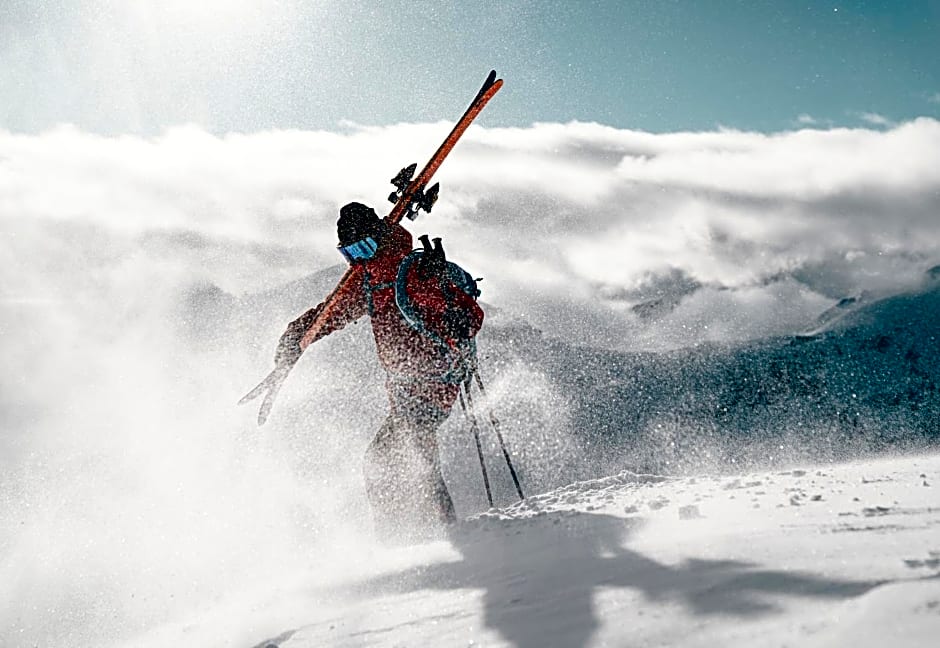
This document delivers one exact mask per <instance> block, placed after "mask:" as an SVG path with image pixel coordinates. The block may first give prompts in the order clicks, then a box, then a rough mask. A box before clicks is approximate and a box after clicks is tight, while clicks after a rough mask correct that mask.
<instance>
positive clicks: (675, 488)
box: [128, 455, 940, 648]
mask: <svg viewBox="0 0 940 648" xmlns="http://www.w3.org/2000/svg"><path fill="white" fill-rule="evenodd" d="M938 488H940V455H921V456H912V457H897V458H890V459H880V460H873V461H865V462H856V463H847V464H830V465H823V466H804V467H802V468H799V469H790V470H777V471H769V472H753V473H746V474H739V475H721V476H698V477H686V478H668V477H662V476H656V475H642V474H636V473H632V472H622V473H620V474H617V475H613V476H610V477H606V478H603V479H596V480H590V481H583V482H578V483H574V484H571V485H568V486H565V487H563V488H559V489H556V490H553V491H550V492H548V493H544V494H540V495H535V496H532V497H530V498H529V499H528V500H526V501H525V502H521V503H517V504H515V505H512V506H509V507H506V508H503V509H499V510H496V509H494V510H491V511H489V512H487V513H484V514H482V515H479V516H476V517H474V518H471V519H470V520H468V521H466V522H464V523H462V524H461V525H460V526H459V528H457V529H455V530H454V531H453V532H452V533H451V534H450V535H449V537H448V538H446V539H442V540H439V541H434V542H429V543H427V544H423V545H415V546H402V547H383V546H379V545H370V546H365V547H358V548H356V549H355V550H354V551H353V552H352V555H347V556H345V557H344V558H343V560H344V561H345V562H346V563H347V565H348V568H347V569H346V570H345V572H344V573H342V574H341V575H339V576H337V575H336V574H335V573H334V574H333V576H332V577H330V578H326V579H323V578H321V577H319V575H318V573H317V570H316V569H311V570H310V571H309V572H308V573H306V574H298V577H297V581H296V582H295V583H292V584H290V585H288V584H285V583H282V584H280V586H278V587H277V588H275V589H272V590H269V591H265V592H263V593H262V592H259V596H258V598H257V599H255V600H254V601H252V602H251V603H250V605H248V607H247V609H241V610H240V611H239V608H238V607H237V605H246V603H245V602H244V601H242V602H239V603H237V604H236V603H232V602H230V604H231V605H232V606H235V607H231V608H230V609H229V610H228V613H226V614H219V615H217V616H216V617H215V618H213V616H212V615H206V616H203V617H201V618H199V619H196V620H194V621H193V622H192V623H191V624H190V625H188V626H186V627H184V628H177V629H175V630H174V629H170V628H164V629H163V630H162V632H161V633H159V634H158V635H151V636H150V637H147V638H140V639H138V640H135V641H134V642H130V643H129V644H128V645H142V644H141V641H144V642H145V643H148V644H149V643H153V645H160V644H161V643H162V645H199V646H212V645H218V646H225V645H228V646H232V645H241V646H245V648H250V647H252V646H257V647H259V648H268V647H273V646H277V647H280V648H319V647H321V646H515V647H518V648H527V647H536V646H571V647H577V646H703V647H704V646H755V645H759V646H854V647H856V648H864V647H868V646H872V647H874V646H887V645H890V646H892V647H893V648H898V647H901V646H917V647H928V646H936V645H937V640H938V637H940V497H938ZM174 632H178V634H176V635H175V636H174Z"/></svg>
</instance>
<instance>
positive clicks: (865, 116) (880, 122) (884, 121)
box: [859, 112, 896, 128]
mask: <svg viewBox="0 0 940 648" xmlns="http://www.w3.org/2000/svg"><path fill="white" fill-rule="evenodd" d="M859 117H860V118H861V120H862V121H864V122H865V123H868V124H871V125H872V126H884V127H886V128H890V127H892V126H895V125H896V122H894V121H891V120H890V119H888V118H887V117H885V116H884V115H879V114H878V113H871V112H863V113H860V114H859Z"/></svg>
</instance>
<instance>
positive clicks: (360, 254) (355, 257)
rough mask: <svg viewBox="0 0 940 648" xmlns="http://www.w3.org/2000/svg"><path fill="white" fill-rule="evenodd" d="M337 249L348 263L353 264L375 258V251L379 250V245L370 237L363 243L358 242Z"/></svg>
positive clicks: (338, 246)
mask: <svg viewBox="0 0 940 648" xmlns="http://www.w3.org/2000/svg"><path fill="white" fill-rule="evenodd" d="M336 249H338V250H339V253H340V254H342V255H343V257H345V259H346V260H347V261H348V262H350V263H352V262H353V261H360V260H362V259H371V258H372V257H374V256H375V251H376V250H377V249H379V244H378V243H376V242H375V239H374V238H372V237H371V236H369V237H367V238H365V239H363V240H361V241H356V242H355V243H353V244H352V245H337V246H336Z"/></svg>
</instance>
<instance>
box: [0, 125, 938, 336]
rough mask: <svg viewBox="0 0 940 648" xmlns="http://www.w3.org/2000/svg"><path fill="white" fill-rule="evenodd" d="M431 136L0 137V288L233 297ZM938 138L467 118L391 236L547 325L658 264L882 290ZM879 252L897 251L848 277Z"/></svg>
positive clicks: (287, 263)
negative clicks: (402, 235)
mask: <svg viewBox="0 0 940 648" xmlns="http://www.w3.org/2000/svg"><path fill="white" fill-rule="evenodd" d="M448 128H449V126H448V124H446V123H437V124H400V125H396V126H390V127H381V128H379V127H374V128H373V127H368V128H367V127H358V126H354V125H348V126H347V127H346V128H345V129H344V131H343V132H342V133H333V132H325V131H313V132H303V131H272V132H262V133H257V134H252V135H228V136H225V137H217V136H213V135H209V134H207V133H205V132H204V131H202V130H200V129H198V128H195V127H186V128H177V129H172V130H170V131H168V132H167V133H165V134H164V135H162V136H160V137H153V138H139V137H117V138H105V137H99V136H94V135H89V134H86V133H82V132H80V131H77V130H75V129H73V128H69V127H62V128H59V129H56V130H54V131H51V132H48V133H45V134H42V135H38V136H24V135H12V134H8V133H0V150H3V151H4V158H3V159H2V160H0V182H2V184H3V187H4V191H3V194H2V198H0V222H3V224H4V229H5V231H6V232H7V233H8V236H7V237H6V238H5V239H4V242H3V245H4V247H6V248H7V249H6V254H4V257H3V258H4V261H2V262H0V263H2V264H3V271H4V277H5V278H6V281H5V282H4V286H3V294H2V295H0V296H2V298H4V299H6V300H10V299H35V298H41V299H75V298H77V296H81V295H86V294H87V295H96V296H99V297H100V296H104V295H107V294H109V293H108V291H109V290H110V288H108V287H107V286H108V285H109V283H108V282H109V281H112V280H113V279H114V277H115V276H116V274H115V273H117V272H119V271H124V270H126V269H127V268H128V267H133V268H134V271H135V272H138V273H140V277H141V287H144V286H146V287H147V288H150V289H152V287H153V283H152V282H154V281H156V282H157V283H158V284H160V285H163V284H168V283H172V282H174V281H196V280H199V281H206V282H210V283H214V284H216V285H218V286H220V287H221V288H223V289H224V290H226V291H228V292H231V293H234V294H242V293H246V292H254V291H258V290H262V289H266V288H270V287H273V286H276V285H279V284H282V283H285V282H286V281H289V280H292V279H296V278H299V277H301V276H304V275H306V274H309V273H310V272H313V271H316V270H317V269H320V268H323V267H326V266H328V265H332V264H334V263H336V262H339V261H340V259H339V257H338V256H337V255H336V254H335V251H334V245H335V243H334V240H333V239H334V236H335V235H334V232H333V229H334V223H335V219H336V212H337V209H338V207H339V206H340V205H341V204H343V203H345V202H347V201H349V200H362V201H365V202H369V203H371V204H374V205H377V206H379V208H380V209H381V208H383V207H382V206H383V205H387V203H386V202H385V194H386V193H387V191H388V190H389V188H390V187H389V185H388V179H389V178H390V177H391V176H392V175H393V174H394V173H395V171H396V170H397V169H398V168H399V167H401V166H404V165H405V164H407V163H408V162H411V161H418V162H423V161H424V160H425V159H426V158H427V156H428V155H429V154H430V153H431V152H432V151H433V150H434V149H435V148H436V145H437V143H438V142H439V141H440V140H441V138H442V137H443V135H444V134H446V132H447V131H448ZM938 150H940V123H938V122H937V121H936V120H932V119H926V118H924V119H918V120H916V121H913V122H908V123H905V124H901V125H898V126H896V127H893V128H890V129H888V130H884V131H881V130H877V131H876V130H869V129H844V128H840V129H830V130H819V129H813V130H799V131H794V132H784V133H778V134H773V135H767V134H761V133H749V132H739V131H733V130H724V131H716V132H697V133H671V134H650V133H644V132H637V131H628V130H619V129H614V128H610V127H606V126H602V125H599V124H593V123H577V122H575V123H569V124H536V125H534V126H532V127H530V128H499V129H483V128H480V127H474V128H472V129H471V131H470V133H468V135H467V136H466V138H465V140H464V141H462V142H461V143H460V144H459V145H458V148H457V149H456V151H455V152H454V154H453V156H452V157H451V158H450V159H449V160H448V161H447V163H446V164H445V165H444V166H443V167H442V169H441V171H440V172H439V176H438V177H439V179H440V181H441V183H442V187H443V189H442V194H441V200H440V202H439V203H438V205H437V206H436V208H435V212H434V213H433V214H432V215H431V216H428V217H422V219H421V220H419V221H418V222H417V223H415V224H414V225H412V226H411V228H412V230H413V231H414V232H415V234H418V233H423V232H424V231H429V230H430V231H434V232H436V233H438V234H441V235H443V236H444V237H445V241H446V242H447V243H448V248H449V249H451V250H452V251H453V252H452V253H453V254H456V255H457V256H458V258H460V259H463V260H465V261H466V264H468V265H470V266H471V267H472V268H474V269H475V271H476V272H479V273H481V274H484V275H486V276H487V282H486V284H485V288H486V299H487V300H489V301H490V302H491V303H493V304H494V305H497V306H500V307H509V308H516V309H518V310H519V312H527V313H535V314H536V316H537V317H545V318H546V321H555V320H554V319H552V317H551V316H550V313H551V312H552V311H553V310H557V309H558V304H560V303H563V304H567V305H569V306H570V307H571V309H573V310H572V311H571V313H572V315H571V317H572V318H573V319H577V318H578V317H580V316H581V314H583V311H590V312H592V313H593V315H595V316H598V317H600V318H601V319H602V320H606V321H609V322H610V326H611V327H613V328H617V327H621V326H622V319H623V315H622V313H621V312H620V311H619V310H618V308H620V305H619V304H617V303H616V302H617V300H607V299H606V298H605V297H604V295H608V294H613V293H617V292H618V291H620V292H623V291H626V293H629V292H630V291H635V290H637V289H638V288H639V287H640V286H642V285H644V284H646V283H649V282H650V281H651V277H656V276H661V277H669V276H671V275H672V274H673V273H676V272H678V273H680V274H681V276H683V277H687V278H688V280H689V281H692V282H696V283H699V284H702V285H716V286H722V287H725V288H732V289H734V288H742V287H753V286H761V285H764V284H766V283H767V282H768V281H771V280H772V279H773V278H778V279H779V278H780V277H781V276H787V275H794V273H797V272H798V271H799V270H800V269H802V268H806V267H807V266H810V265H813V266H820V265H826V264H829V266H830V267H831V268H832V272H838V273H840V275H844V277H843V279H840V281H839V282H838V284H839V285H840V286H843V287H844V289H846V290H851V289H854V288H858V289H861V284H863V283H871V282H875V283H879V284H884V286H885V288H886V289H887V287H888V286H889V285H893V284H899V283H904V282H910V281H911V280H912V279H911V277H912V276H913V275H914V274H916V271H917V268H920V267H921V266H923V265H924V264H926V263H928V262H929V261H930V260H932V259H933V257H934V255H935V254H936V241H938V240H940V229H938V225H937V219H936V213H937V210H938V199H937V193H936V192H937V190H938V187H940V156H938ZM846 253H856V256H855V257H854V258H855V260H854V261H852V262H848V261H845V260H844V259H845V255H846ZM886 256H888V257H891V258H902V257H903V258H905V259H909V260H910V263H909V264H908V265H905V264H904V263H901V264H900V265H899V266H898V267H896V268H894V269H893V270H892V273H891V274H890V275H889V276H881V275H879V274H878V273H869V272H867V271H866V269H867V268H869V269H870V268H873V267H875V266H876V265H878V263H879V262H878V260H879V259H883V258H885V257H886ZM924 267H926V266H924ZM794 276H795V275H794ZM801 276H802V275H801ZM118 283H119V284H120V286H121V287H122V289H130V288H131V287H132V286H133V279H127V278H125V279H122V280H121V281H120V282H118ZM826 285H829V284H828V283H827V284H826ZM809 288H810V289H811V290H816V289H817V287H816V286H809ZM820 290H822V289H820ZM823 292H825V291H823ZM130 293H131V297H132V298H133V297H134V296H135V295H137V294H139V291H134V290H130ZM634 305H635V304H634ZM709 316H711V317H721V316H723V314H719V313H717V312H716V313H713V314H711V315H709ZM562 319H564V318H562ZM781 321H783V322H789V320H788V318H787V316H786V315H785V314H784V315H783V319H782V320H781ZM762 330H763V329H762ZM755 333H757V331H755Z"/></svg>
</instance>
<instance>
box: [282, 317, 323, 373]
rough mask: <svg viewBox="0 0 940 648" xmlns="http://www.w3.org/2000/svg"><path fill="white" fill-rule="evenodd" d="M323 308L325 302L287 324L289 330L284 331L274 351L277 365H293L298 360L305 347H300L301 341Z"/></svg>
mask: <svg viewBox="0 0 940 648" xmlns="http://www.w3.org/2000/svg"><path fill="white" fill-rule="evenodd" d="M322 310H323V304H320V305H319V306H317V307H316V308H311V309H310V310H308V311H307V312H306V313H304V314H303V315H301V316H300V317H298V318H297V319H295V320H294V321H293V322H291V323H290V324H288V325H287V330H286V331H284V333H283V334H282V335H281V339H280V340H278V342H277V351H275V352H274V364H275V365H276V366H278V367H282V366H285V365H293V364H294V363H296V362H297V360H298V359H299V358H300V355H301V354H302V353H303V349H301V348H300V341H301V340H302V339H303V337H304V333H306V332H307V329H309V328H310V325H311V324H313V320H315V319H316V318H317V315H319V314H320V311H322Z"/></svg>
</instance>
